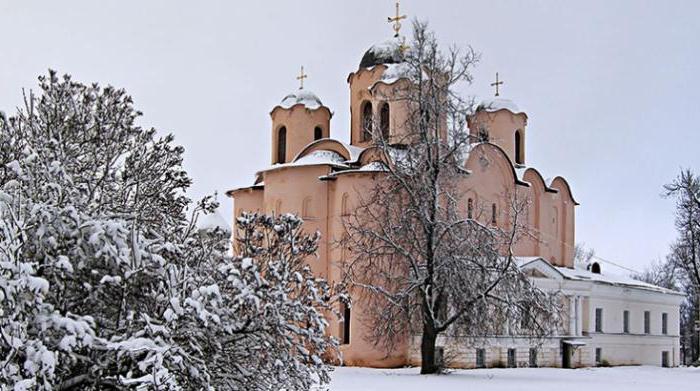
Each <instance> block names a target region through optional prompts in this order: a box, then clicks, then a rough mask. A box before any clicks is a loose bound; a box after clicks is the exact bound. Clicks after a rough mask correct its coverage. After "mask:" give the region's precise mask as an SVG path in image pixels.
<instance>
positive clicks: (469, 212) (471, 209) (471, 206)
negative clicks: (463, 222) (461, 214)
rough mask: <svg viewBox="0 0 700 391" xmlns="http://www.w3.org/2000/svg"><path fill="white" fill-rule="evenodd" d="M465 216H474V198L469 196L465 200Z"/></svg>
mask: <svg viewBox="0 0 700 391" xmlns="http://www.w3.org/2000/svg"><path fill="white" fill-rule="evenodd" d="M467 217H468V218H470V219H472V218H474V200H472V199H471V198H470V199H468V200H467Z"/></svg>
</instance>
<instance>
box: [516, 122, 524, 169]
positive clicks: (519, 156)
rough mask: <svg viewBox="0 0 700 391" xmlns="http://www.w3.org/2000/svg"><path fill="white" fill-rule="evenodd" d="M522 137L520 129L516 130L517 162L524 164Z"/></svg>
mask: <svg viewBox="0 0 700 391" xmlns="http://www.w3.org/2000/svg"><path fill="white" fill-rule="evenodd" d="M521 138H522V137H521V136H520V131H519V130H516V131H515V162H516V163H518V164H523V161H524V159H523V149H522V145H521V143H522V139H521Z"/></svg>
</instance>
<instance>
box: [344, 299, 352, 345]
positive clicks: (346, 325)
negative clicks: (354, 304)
mask: <svg viewBox="0 0 700 391" xmlns="http://www.w3.org/2000/svg"><path fill="white" fill-rule="evenodd" d="M349 343H350V306H349V305H347V304H343V345H347V344H349Z"/></svg>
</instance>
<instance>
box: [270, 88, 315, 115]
mask: <svg viewBox="0 0 700 391" xmlns="http://www.w3.org/2000/svg"><path fill="white" fill-rule="evenodd" d="M299 104H301V105H304V106H306V108H307V109H309V110H316V109H318V108H321V107H322V106H323V102H321V98H319V97H318V95H316V94H314V93H313V92H311V91H309V90H302V89H299V90H297V91H294V92H292V93H290V94H287V96H285V97H284V98H283V99H282V102H280V104H279V105H277V106H276V107H281V108H283V109H291V108H292V107H294V106H296V105H299Z"/></svg>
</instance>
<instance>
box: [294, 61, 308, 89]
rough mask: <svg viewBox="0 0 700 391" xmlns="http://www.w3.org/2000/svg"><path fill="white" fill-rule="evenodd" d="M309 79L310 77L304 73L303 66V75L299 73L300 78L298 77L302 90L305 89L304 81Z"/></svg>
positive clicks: (302, 68)
mask: <svg viewBox="0 0 700 391" xmlns="http://www.w3.org/2000/svg"><path fill="white" fill-rule="evenodd" d="M307 77H309V75H307V74H305V73H304V66H303V65H302V66H301V73H299V76H297V80H299V82H300V83H301V84H300V85H299V89H300V90H303V89H304V79H306V78H307Z"/></svg>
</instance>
